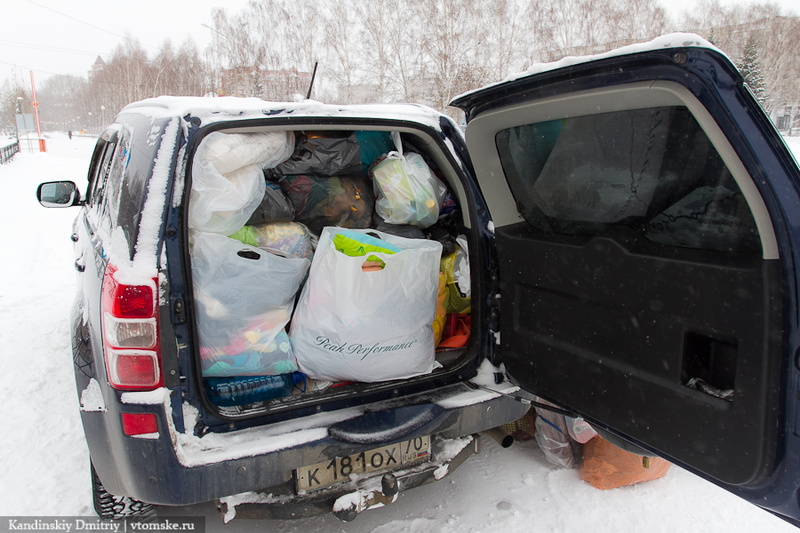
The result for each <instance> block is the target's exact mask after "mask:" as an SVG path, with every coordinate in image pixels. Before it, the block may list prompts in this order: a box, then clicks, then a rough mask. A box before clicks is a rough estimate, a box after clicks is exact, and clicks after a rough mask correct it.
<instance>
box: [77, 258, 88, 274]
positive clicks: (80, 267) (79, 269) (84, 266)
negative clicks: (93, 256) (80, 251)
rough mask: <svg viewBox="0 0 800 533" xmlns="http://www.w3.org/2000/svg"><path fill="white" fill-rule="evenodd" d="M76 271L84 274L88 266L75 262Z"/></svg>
mask: <svg viewBox="0 0 800 533" xmlns="http://www.w3.org/2000/svg"><path fill="white" fill-rule="evenodd" d="M75 270H77V271H78V272H83V271H84V270H86V265H82V264H81V263H80V262H79V261H75Z"/></svg>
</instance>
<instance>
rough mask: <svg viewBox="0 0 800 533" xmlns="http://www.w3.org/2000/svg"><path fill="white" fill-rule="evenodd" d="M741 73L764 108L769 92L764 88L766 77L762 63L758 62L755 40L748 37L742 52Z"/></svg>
mask: <svg viewBox="0 0 800 533" xmlns="http://www.w3.org/2000/svg"><path fill="white" fill-rule="evenodd" d="M739 71H740V72H741V73H742V76H743V77H744V82H745V83H746V84H747V86H748V87H749V88H750V91H751V92H752V93H753V95H754V96H755V97H756V100H757V101H758V103H759V104H761V105H762V106H764V105H765V103H766V99H767V90H766V87H764V75H763V74H762V73H761V63H760V62H759V60H758V46H757V45H756V41H755V39H753V38H752V37H748V39H747V42H746V43H745V44H744V49H743V50H742V60H741V61H740V62H739Z"/></svg>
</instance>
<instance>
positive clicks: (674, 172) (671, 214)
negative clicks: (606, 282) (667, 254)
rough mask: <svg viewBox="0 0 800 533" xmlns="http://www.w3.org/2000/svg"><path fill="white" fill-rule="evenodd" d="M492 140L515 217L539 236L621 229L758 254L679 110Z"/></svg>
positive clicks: (735, 197)
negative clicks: (515, 207)
mask: <svg viewBox="0 0 800 533" xmlns="http://www.w3.org/2000/svg"><path fill="white" fill-rule="evenodd" d="M495 142H496V145H497V149H498V152H499V154H500V159H501V163H502V166H503V170H504V172H505V174H506V178H507V180H508V183H509V186H510V188H511V191H512V193H513V195H514V197H515V199H516V201H517V204H518V208H519V210H520V212H521V214H522V215H523V217H524V218H525V220H526V221H527V222H528V223H529V224H531V225H532V226H534V227H535V228H537V229H539V230H541V231H545V232H552V233H561V234H570V235H590V236H591V235H596V234H599V233H601V232H604V231H607V230H608V229H609V228H610V227H614V226H624V227H627V228H631V229H634V230H635V231H637V232H638V233H640V234H641V235H643V236H644V237H645V238H647V239H648V240H650V241H652V242H655V243H659V244H665V245H672V246H683V247H689V248H697V249H705V250H714V251H725V252H738V253H757V252H760V251H761V245H760V241H759V239H758V233H757V230H756V225H755V221H754V219H753V216H752V213H751V212H750V209H749V207H748V205H747V203H746V201H745V198H744V195H743V194H742V192H741V190H740V189H739V186H738V185H737V184H736V182H735V181H734V179H733V177H732V176H731V174H730V172H729V171H728V168H727V167H726V166H725V164H724V162H723V161H722V159H721V158H720V156H719V154H718V153H717V151H716V150H715V148H714V146H713V145H712V144H711V142H710V140H709V139H708V137H707V136H706V134H705V133H704V132H703V130H702V129H701V128H700V125H699V124H698V123H697V121H696V120H695V119H694V117H693V116H692V115H691V113H690V112H689V111H688V110H687V109H686V108H684V107H673V106H669V107H657V108H648V109H635V110H626V111H615V112H609V113H600V114H596V115H589V116H581V117H572V118H566V119H559V120H552V121H547V122H539V123H535V124H526V125H522V126H516V127H513V128H509V129H506V130H502V131H500V132H499V133H498V134H497V136H496V139H495Z"/></svg>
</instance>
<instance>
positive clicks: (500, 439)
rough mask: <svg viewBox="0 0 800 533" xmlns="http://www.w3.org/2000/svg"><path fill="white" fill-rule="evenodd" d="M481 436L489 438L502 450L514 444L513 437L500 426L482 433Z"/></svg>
mask: <svg viewBox="0 0 800 533" xmlns="http://www.w3.org/2000/svg"><path fill="white" fill-rule="evenodd" d="M481 435H486V436H487V437H491V438H492V439H493V440H494V441H495V442H496V443H497V444H499V445H500V446H501V447H503V448H508V447H509V446H511V445H512V444H514V437H513V436H512V435H511V434H510V433H509V432H508V431H506V430H505V429H503V428H501V427H500V426H498V427H496V428H492V429H487V430H486V431H482V432H481Z"/></svg>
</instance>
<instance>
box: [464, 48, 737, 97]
mask: <svg viewBox="0 0 800 533" xmlns="http://www.w3.org/2000/svg"><path fill="white" fill-rule="evenodd" d="M685 47H698V48H710V49H712V50H715V51H717V52H719V53H721V54H723V55H724V52H722V51H721V50H720V49H719V48H717V47H716V46H714V45H713V44H711V43H710V42H708V41H706V40H705V39H703V38H702V37H700V36H699V35H696V34H694V33H670V34H667V35H662V36H661V37H656V38H655V39H653V40H652V41H649V42H645V43H636V44H631V45H628V46H622V47H620V48H615V49H613V50H609V51H608V52H603V53H600V54H593V55H585V56H567V57H564V58H562V59H559V60H558V61H551V62H549V63H534V64H533V65H531V66H530V67H529V68H528V69H527V70H524V71H522V72H515V73H513V74H509V75H508V76H507V77H506V78H505V79H503V80H501V81H498V82H495V83H491V84H489V85H485V86H483V87H481V88H480V89H475V90H473V91H467V92H465V93H463V94H461V95H459V96H456V97H455V98H453V101H455V100H458V99H459V98H462V97H464V96H467V95H470V94H473V93H477V92H480V91H483V90H485V89H488V88H490V87H494V86H497V85H502V84H503V83H508V82H511V81H514V80H518V79H520V78H524V77H527V76H532V75H534V74H541V73H542V72H548V71H551V70H557V69H560V68H564V67H569V66H572V65H578V64H581V63H589V62H591V61H597V60H599V59H606V58H609V57H617V56H623V55H628V54H635V53H639V52H647V51H651V50H662V49H664V48H685Z"/></svg>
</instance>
